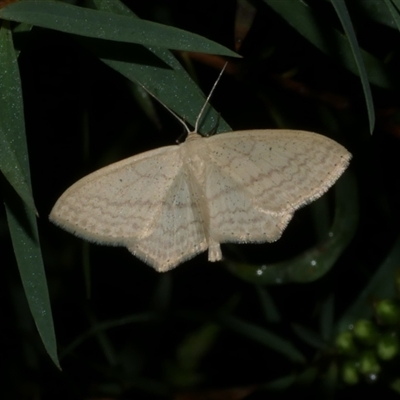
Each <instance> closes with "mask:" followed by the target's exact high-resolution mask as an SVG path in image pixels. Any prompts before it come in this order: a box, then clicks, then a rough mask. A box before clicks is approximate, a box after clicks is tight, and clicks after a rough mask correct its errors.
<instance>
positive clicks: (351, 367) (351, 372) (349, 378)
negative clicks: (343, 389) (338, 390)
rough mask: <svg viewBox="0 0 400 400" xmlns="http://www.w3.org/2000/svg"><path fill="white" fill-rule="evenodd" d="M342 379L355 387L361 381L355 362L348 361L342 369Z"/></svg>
mask: <svg viewBox="0 0 400 400" xmlns="http://www.w3.org/2000/svg"><path fill="white" fill-rule="evenodd" d="M341 373H342V379H343V381H344V382H345V383H347V384H348V385H355V384H357V383H358V381H359V379H360V378H359V375H358V371H357V365H356V363H355V362H354V361H346V362H345V363H344V364H343V365H342V368H341Z"/></svg>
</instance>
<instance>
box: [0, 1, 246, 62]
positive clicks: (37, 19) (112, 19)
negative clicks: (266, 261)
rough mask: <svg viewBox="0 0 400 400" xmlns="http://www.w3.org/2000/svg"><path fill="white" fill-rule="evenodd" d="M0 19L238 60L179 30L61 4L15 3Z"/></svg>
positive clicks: (227, 52)
mask: <svg viewBox="0 0 400 400" xmlns="http://www.w3.org/2000/svg"><path fill="white" fill-rule="evenodd" d="M0 18H3V19H5V20H9V21H17V22H24V23H26V24H32V25H35V26H40V27H42V28H48V29H54V30H57V31H61V32H67V33H72V34H75V35H80V36H87V37H92V38H98V39H105V40H112V41H118V42H127V43H137V44H142V45H146V46H158V47H165V48H168V49H172V50H180V51H195V52H201V53H207V54H219V55H224V56H230V57H238V55H237V54H236V53H235V52H233V51H231V50H229V49H228V48H226V47H224V46H222V45H220V44H218V43H215V42H213V41H211V40H209V39H206V38H204V37H201V36H200V35H196V34H194V33H190V32H187V31H184V30H182V29H178V28H174V27H171V26H166V25H162V24H158V23H156V22H151V21H145V20H141V19H139V18H132V17H128V16H123V15H117V14H114V13H109V12H104V11H98V10H92V9H88V8H83V7H77V6H73V5H70V4H65V3H61V2H53V1H18V2H15V3H12V4H10V5H8V6H6V7H4V8H2V9H1V10H0Z"/></svg>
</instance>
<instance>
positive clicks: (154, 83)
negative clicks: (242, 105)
mask: <svg viewBox="0 0 400 400" xmlns="http://www.w3.org/2000/svg"><path fill="white" fill-rule="evenodd" d="M94 3H95V5H96V6H98V7H103V8H102V10H103V9H104V10H106V11H108V12H117V13H122V14H123V15H125V16H127V15H129V16H131V17H132V18H136V16H135V15H134V14H133V13H132V11H130V10H129V9H128V8H127V7H125V6H124V5H122V4H121V3H119V2H111V3H110V2H109V1H106V2H103V1H95V2H94ZM118 4H119V5H118ZM80 42H81V43H82V44H84V46H86V47H87V48H88V49H89V50H90V51H91V52H92V53H94V54H95V55H96V56H97V57H98V58H99V59H100V60H101V61H102V62H104V63H105V64H107V65H108V66H109V67H111V68H113V69H114V70H116V71H117V72H119V73H120V74H121V75H123V76H125V77H126V78H127V79H129V80H130V81H132V82H134V83H137V84H139V85H140V86H142V87H144V88H145V89H146V90H147V91H148V92H149V93H151V94H152V95H153V96H154V97H156V98H157V99H158V100H159V101H160V102H161V103H162V104H164V105H166V106H167V107H168V108H170V109H171V110H173V111H174V112H175V113H176V114H178V115H180V116H181V118H183V119H184V120H185V121H186V122H188V123H190V124H191V125H192V126H194V123H195V121H196V118H197V116H198V114H199V111H200V109H201V107H202V106H203V104H204V102H205V96H204V94H203V93H202V91H201V90H200V88H199V87H198V86H197V85H196V83H195V82H194V81H193V80H192V79H191V78H190V76H189V75H188V73H187V72H186V71H185V70H184V68H183V67H182V65H181V64H180V63H179V62H178V61H177V59H176V58H175V56H174V55H173V54H172V53H171V52H170V51H169V50H167V49H163V48H160V47H152V48H146V47H144V46H138V45H134V44H127V43H111V42H105V41H99V40H96V39H90V38H80ZM215 126H218V129H217V132H228V131H231V130H232V129H231V128H230V126H229V125H228V124H227V123H226V122H225V121H224V120H223V119H222V118H220V115H219V114H218V113H217V112H216V111H215V110H214V109H213V108H212V107H211V106H209V107H208V108H207V110H206V112H205V116H204V118H203V120H202V122H201V126H200V129H199V132H203V133H208V132H210V131H211V130H212V129H213V128H214V127H215Z"/></svg>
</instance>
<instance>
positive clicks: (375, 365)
mask: <svg viewBox="0 0 400 400" xmlns="http://www.w3.org/2000/svg"><path fill="white" fill-rule="evenodd" d="M380 370H381V366H380V364H379V362H378V360H377V358H376V356H375V354H374V352H373V351H370V350H368V351H365V352H364V353H362V354H361V356H360V358H359V371H360V372H361V373H362V374H365V375H371V374H373V375H376V374H378V373H379V372H380Z"/></svg>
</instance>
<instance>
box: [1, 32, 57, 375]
mask: <svg viewBox="0 0 400 400" xmlns="http://www.w3.org/2000/svg"><path fill="white" fill-rule="evenodd" d="M0 85H1V88H2V91H1V94H2V95H1V96H0V98H1V100H0V101H1V108H0V113H2V115H3V118H1V121H0V124H1V129H0V131H2V133H3V134H4V135H2V141H1V143H0V159H1V161H0V162H2V163H4V159H3V157H4V155H5V156H9V157H10V158H9V159H7V163H8V164H9V166H10V167H12V163H13V162H14V163H15V164H14V170H15V175H14V176H13V175H12V174H11V175H10V176H13V177H15V176H17V181H19V182H17V183H15V182H14V181H13V180H12V179H10V178H9V176H7V174H6V172H4V170H3V169H2V170H3V172H4V175H5V176H7V178H8V179H9V183H10V184H11V186H10V184H9V183H8V182H6V181H3V182H2V183H3V184H2V192H3V195H4V203H5V207H6V214H7V220H8V224H9V229H10V234H11V240H12V244H13V247H14V253H15V257H16V259H17V264H18V268H19V272H20V276H21V280H22V284H23V287H24V291H25V295H26V298H27V300H28V305H29V308H30V310H31V313H32V316H33V319H34V321H35V324H36V327H37V329H38V331H39V335H40V337H41V339H42V341H43V344H44V347H45V348H46V351H47V352H48V354H49V356H50V358H51V359H52V360H53V362H54V363H55V364H56V365H57V367H58V368H60V365H59V361H58V356H57V344H56V338H55V334H54V326H53V318H52V315H51V307H50V300H49V294H48V289H47V282H46V274H45V271H44V266H43V260H42V255H41V250H40V243H39V234H38V229H37V225H36V216H35V207H34V204H33V199H32V196H31V186H30V185H31V184H30V173H29V163H28V152H27V146H26V139H25V127H24V122H23V105H22V104H23V103H22V92H21V82H20V77H19V71H18V65H17V62H16V58H15V51H14V48H13V43H12V36H11V31H10V30H9V28H8V27H7V26H4V25H3V26H2V27H1V29H0ZM6 99H8V101H5V100H6ZM4 137H5V138H6V140H4ZM7 143H8V144H9V146H8V147H6V146H7ZM21 188H22V189H21ZM21 192H22V193H24V194H25V196H20V197H19V196H18V195H19V194H20V193H21ZM26 197H27V199H26ZM23 201H24V202H23Z"/></svg>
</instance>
